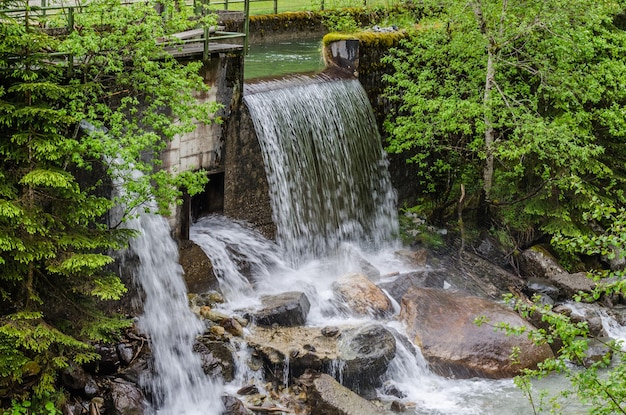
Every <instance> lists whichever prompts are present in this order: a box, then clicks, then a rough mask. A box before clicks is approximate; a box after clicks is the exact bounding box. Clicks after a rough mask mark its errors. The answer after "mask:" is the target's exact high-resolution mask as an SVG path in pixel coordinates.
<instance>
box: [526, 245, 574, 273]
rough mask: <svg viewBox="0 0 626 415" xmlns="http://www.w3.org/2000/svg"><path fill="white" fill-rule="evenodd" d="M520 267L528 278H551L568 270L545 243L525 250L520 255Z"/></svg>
mask: <svg viewBox="0 0 626 415" xmlns="http://www.w3.org/2000/svg"><path fill="white" fill-rule="evenodd" d="M519 268H520V273H521V274H522V275H523V276H525V277H527V278H531V277H535V278H551V277H553V276H555V275H558V274H563V273H565V272H566V271H565V269H564V268H563V267H562V266H561V265H560V264H559V262H558V261H557V260H556V258H555V257H554V256H553V255H552V254H551V253H550V251H549V250H548V249H547V248H546V247H544V246H543V245H535V246H533V247H530V248H528V249H526V250H524V251H523V252H522V253H521V254H520V256H519Z"/></svg>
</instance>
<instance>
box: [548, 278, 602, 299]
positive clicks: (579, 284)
mask: <svg viewBox="0 0 626 415" xmlns="http://www.w3.org/2000/svg"><path fill="white" fill-rule="evenodd" d="M550 281H552V282H553V283H554V285H556V286H557V287H559V288H560V289H561V291H562V292H563V295H564V296H565V297H566V298H572V297H573V296H574V295H575V294H577V293H578V292H579V291H582V292H585V293H590V292H591V291H592V290H593V289H594V288H595V286H596V282H595V281H594V280H593V279H592V278H588V277H587V273H586V272H577V273H575V274H570V273H567V272H562V273H559V274H556V275H552V276H551V277H550Z"/></svg>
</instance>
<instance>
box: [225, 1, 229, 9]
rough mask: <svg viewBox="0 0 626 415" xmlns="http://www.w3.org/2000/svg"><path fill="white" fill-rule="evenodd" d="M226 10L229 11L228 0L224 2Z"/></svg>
mask: <svg viewBox="0 0 626 415" xmlns="http://www.w3.org/2000/svg"><path fill="white" fill-rule="evenodd" d="M224 10H228V0H224Z"/></svg>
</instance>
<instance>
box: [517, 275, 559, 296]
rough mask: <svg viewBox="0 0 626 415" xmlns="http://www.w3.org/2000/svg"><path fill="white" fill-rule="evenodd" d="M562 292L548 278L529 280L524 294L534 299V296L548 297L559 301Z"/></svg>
mask: <svg viewBox="0 0 626 415" xmlns="http://www.w3.org/2000/svg"><path fill="white" fill-rule="evenodd" d="M560 292H561V291H560V290H559V289H558V288H557V287H556V286H555V285H554V284H553V283H552V281H551V280H550V279H548V278H529V279H528V281H526V286H525V288H524V294H526V295H527V296H528V297H529V298H532V297H533V295H534V294H540V295H547V296H548V297H550V298H552V299H553V300H558V299H559V297H560Z"/></svg>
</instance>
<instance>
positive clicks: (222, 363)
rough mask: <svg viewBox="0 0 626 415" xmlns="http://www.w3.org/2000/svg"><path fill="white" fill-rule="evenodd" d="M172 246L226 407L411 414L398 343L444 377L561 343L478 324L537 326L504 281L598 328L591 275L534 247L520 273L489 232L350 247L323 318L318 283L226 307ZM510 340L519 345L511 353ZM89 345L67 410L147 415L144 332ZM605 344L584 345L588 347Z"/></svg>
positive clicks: (503, 369)
mask: <svg viewBox="0 0 626 415" xmlns="http://www.w3.org/2000/svg"><path fill="white" fill-rule="evenodd" d="M180 252H181V263H182V264H183V265H184V268H186V269H185V275H186V279H187V285H188V287H195V288H196V292H192V293H190V294H189V305H190V307H191V309H192V310H193V311H194V313H195V314H196V315H197V316H198V317H199V318H200V319H201V320H202V321H203V322H204V325H205V330H204V333H202V334H201V335H200V336H199V337H198V338H197V341H196V343H195V345H194V346H193V348H194V351H195V352H196V353H198V354H199V355H200V357H201V364H202V369H203V371H204V372H205V373H206V374H207V375H208V376H210V377H213V378H216V379H220V383H224V384H226V387H225V389H224V392H223V397H222V403H223V405H224V408H223V413H225V414H233V415H234V414H250V413H294V414H333V415H342V414H346V415H347V414H355V415H356V414H360V415H365V414H383V413H387V412H405V411H408V412H411V411H417V412H418V413H419V411H418V409H419V408H418V407H419V405H420V402H413V401H411V400H410V396H407V394H406V393H405V391H403V390H402V388H401V387H399V386H398V385H397V384H395V383H394V381H393V377H391V376H389V373H388V371H390V369H389V368H390V364H391V362H393V361H394V359H397V358H398V354H399V351H400V350H403V351H404V352H405V353H406V351H407V350H408V351H409V353H411V354H413V355H418V356H419V357H420V358H423V359H424V361H425V363H426V364H427V367H428V369H427V370H429V371H431V372H433V373H435V374H437V375H438V376H441V377H444V378H454V379H462V378H488V379H501V378H510V377H512V376H515V375H516V374H518V373H519V372H520V371H521V370H522V369H523V368H526V367H535V366H536V365H537V363H539V362H541V361H542V360H544V359H545V358H548V357H550V356H552V355H553V353H555V352H558V350H551V349H550V347H548V346H547V345H542V346H536V345H534V344H533V343H532V342H531V341H530V340H529V339H528V338H527V337H523V336H507V335H505V333H503V332H502V331H498V330H494V328H493V327H492V326H491V325H488V324H487V325H481V326H479V325H477V324H476V322H475V320H476V319H477V318H479V317H481V316H484V317H487V318H488V319H489V321H491V322H506V323H508V324H510V325H512V326H526V327H528V328H533V326H532V323H531V322H529V321H526V320H524V319H522V318H521V317H520V316H519V315H518V314H517V313H516V312H514V311H512V310H511V309H509V308H507V307H506V306H505V305H503V304H502V302H501V301H500V297H501V295H502V294H503V293H505V292H514V293H516V294H517V295H521V296H531V295H533V294H538V295H540V296H543V297H544V301H545V302H546V303H550V304H553V305H554V307H555V308H554V310H555V311H557V312H561V313H565V314H568V315H572V316H574V317H575V318H578V319H586V320H587V321H588V323H589V325H590V327H591V328H592V332H593V334H594V335H596V336H598V337H601V336H606V335H607V333H606V332H604V329H603V326H602V322H601V321H600V320H599V317H598V313H594V312H593V311H592V312H589V313H581V312H580V309H578V308H576V307H572V306H571V305H570V303H569V302H568V301H569V300H570V298H571V295H572V294H573V293H575V292H577V291H579V290H590V289H591V288H592V286H593V284H594V282H593V281H591V280H587V279H585V278H584V277H583V276H582V275H578V274H568V273H566V272H565V271H564V270H563V269H562V268H561V267H560V266H559V265H558V264H557V263H556V262H555V261H554V259H553V258H551V257H550V256H549V255H548V254H547V252H546V251H545V250H541V249H538V248H533V249H530V250H528V251H526V252H524V253H523V254H522V255H521V256H520V261H519V264H520V268H519V273H516V274H515V273H513V272H511V269H510V268H509V269H507V268H506V267H502V266H501V265H498V263H499V260H498V258H500V259H502V256H501V255H500V254H498V253H497V250H496V249H495V243H494V242H493V241H491V240H489V239H485V240H483V241H481V243H479V244H477V245H476V246H475V247H474V248H473V249H472V250H471V252H468V251H466V252H463V253H458V252H455V251H448V252H446V253H445V255H440V254H438V253H436V252H430V251H427V250H424V249H417V250H412V251H406V250H405V251H397V252H396V253H395V256H396V259H398V260H399V261H401V262H402V263H404V264H406V265H407V268H411V269H413V271H410V272H407V271H406V270H403V271H398V272H396V273H388V274H384V275H380V272H378V271H377V269H376V267H375V266H374V265H372V264H371V263H370V262H369V261H368V260H367V259H366V258H364V257H358V260H357V261H353V263H356V264H358V266H357V267H356V268H358V269H355V270H353V271H352V272H348V273H345V274H343V275H341V276H340V277H339V278H336V279H335V281H334V282H333V283H332V284H331V285H330V287H329V292H330V295H327V296H326V298H324V300H323V302H324V303H325V304H327V306H328V307H329V309H330V308H332V313H331V312H329V311H326V313H327V315H328V322H327V323H328V324H323V323H324V321H323V319H322V320H320V319H319V318H316V319H314V320H315V323H314V324H308V323H307V322H308V321H309V320H310V318H309V313H310V312H311V308H312V303H313V307H319V304H318V303H319V299H316V298H310V297H312V295H314V293H315V290H313V289H312V288H311V287H310V286H306V285H303V286H302V290H301V291H298V290H291V291H285V292H280V293H276V294H266V295H264V296H261V297H260V298H259V299H258V302H256V303H255V304H251V305H250V306H249V307H243V308H237V309H233V308H229V307H226V306H225V305H226V304H227V303H226V300H225V299H224V296H223V295H222V294H221V292H220V290H219V286H220V282H219V281H218V280H216V279H215V277H214V276H213V275H212V273H211V272H210V270H211V266H210V261H208V260H207V258H206V256H205V255H204V252H203V251H202V250H201V249H199V248H198V247H197V246H195V245H193V244H192V243H187V244H186V245H184V246H182V247H181V251H180ZM197 264H204V266H202V267H198V266H197ZM240 265H241V267H242V268H243V269H245V268H246V266H245V264H240ZM581 277H582V278H581ZM254 283H255V282H254V281H251V284H252V285H254ZM316 304H317V305H316ZM612 305H613V306H614V307H613V308H612V309H608V310H609V312H613V313H614V315H615V316H616V318H617V319H618V320H619V318H620V317H619V315H620V313H619V310H620V307H619V306H615V304H612ZM603 310H606V308H604V309H603ZM322 314H323V313H322ZM583 314H586V315H583ZM337 315H341V318H340V319H337V318H335V316H337ZM513 348H519V350H520V353H519V355H518V357H517V359H516V360H515V361H513V360H512V359H511V351H512V350H513ZM96 351H97V352H98V353H99V354H100V355H101V359H100V361H99V362H97V363H96V364H92V365H86V366H84V367H77V366H76V367H70V368H68V369H67V370H66V371H65V372H64V373H63V376H62V378H61V382H62V384H63V387H64V388H66V389H67V390H68V391H70V392H71V394H72V398H71V400H69V401H68V402H67V404H66V406H65V409H64V413H65V414H68V415H69V414H85V413H89V414H90V415H95V414H105V413H106V414H116V415H117V414H120V415H130V414H144V413H147V409H146V408H147V406H146V402H148V401H150V399H151V396H150V391H149V390H146V389H145V388H142V386H141V385H143V384H145V383H146V382H145V379H146V378H149V377H150V376H151V368H152V365H151V351H150V339H149V338H147V337H145V336H144V335H142V334H140V333H138V332H137V331H136V330H134V329H131V330H129V331H128V332H127V333H126V334H125V337H124V338H123V339H122V340H120V341H119V342H118V343H116V344H106V345H104V344H102V345H97V346H96ZM605 353H607V350H606V349H603V348H602V347H599V348H597V349H593V348H592V350H591V351H590V356H589V358H590V359H594V358H598V357H600V356H602V355H603V354H605ZM594 355H595V357H594Z"/></svg>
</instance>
